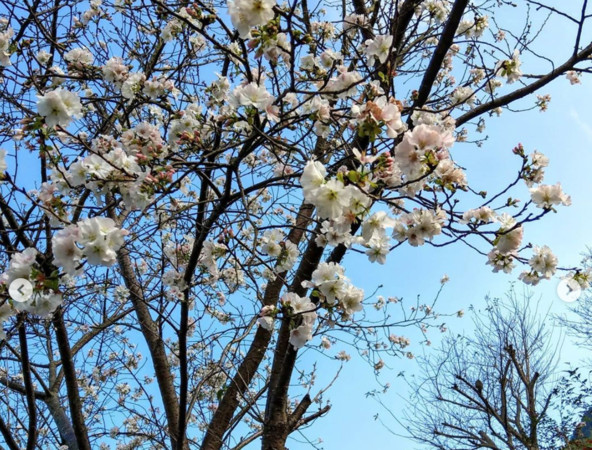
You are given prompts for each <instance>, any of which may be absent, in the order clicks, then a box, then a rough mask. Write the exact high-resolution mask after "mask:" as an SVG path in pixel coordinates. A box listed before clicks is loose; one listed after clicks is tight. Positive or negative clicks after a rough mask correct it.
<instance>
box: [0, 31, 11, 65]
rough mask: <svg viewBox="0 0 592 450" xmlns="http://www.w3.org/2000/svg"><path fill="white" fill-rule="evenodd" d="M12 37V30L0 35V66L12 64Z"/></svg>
mask: <svg viewBox="0 0 592 450" xmlns="http://www.w3.org/2000/svg"><path fill="white" fill-rule="evenodd" d="M13 36H14V30H13V29H12V28H8V29H7V30H6V31H4V32H2V33H0V66H3V67H7V66H10V65H11V64H12V63H11V62H10V44H11V40H12V37H13Z"/></svg>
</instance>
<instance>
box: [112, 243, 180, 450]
mask: <svg viewBox="0 0 592 450" xmlns="http://www.w3.org/2000/svg"><path fill="white" fill-rule="evenodd" d="M117 261H118V262H119V268H120V270H121V274H122V276H123V279H124V280H125V285H126V287H127V288H128V289H129V292H130V300H131V302H132V304H133V306H134V310H135V312H136V316H137V317H138V323H139V324H140V327H141V330H142V334H143V335H144V339H145V340H146V344H147V345H148V350H149V351H150V356H151V358H152V364H153V366H154V373H155V375H156V380H157V382H158V388H159V390H160V394H161V396H162V403H163V405H164V411H165V414H166V417H167V423H168V432H169V435H170V439H171V448H177V431H178V429H179V402H178V400H177V393H176V392H175V385H174V384H173V375H172V372H171V367H170V364H169V361H168V359H167V354H166V351H165V346H164V342H163V340H162V339H161V337H160V333H159V332H158V325H157V324H156V322H155V321H154V320H153V319H152V317H151V316H150V310H149V309H148V306H147V305H146V303H145V301H144V297H143V295H142V288H141V286H140V284H139V283H138V281H137V279H136V276H135V274H134V270H133V267H132V263H131V260H130V256H129V252H128V250H127V249H126V248H125V247H124V248H121V249H120V250H119V252H118V253H117Z"/></svg>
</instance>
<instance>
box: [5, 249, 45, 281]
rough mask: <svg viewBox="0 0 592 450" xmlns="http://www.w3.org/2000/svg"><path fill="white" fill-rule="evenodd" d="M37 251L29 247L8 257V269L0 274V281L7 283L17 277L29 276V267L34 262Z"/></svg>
mask: <svg viewBox="0 0 592 450" xmlns="http://www.w3.org/2000/svg"><path fill="white" fill-rule="evenodd" d="M37 253H38V252H37V250H36V249H35V248H32V247H31V248H27V249H25V250H24V251H22V252H19V253H15V254H13V255H12V256H11V257H10V264H9V266H8V270H6V272H4V273H3V274H2V275H0V282H2V283H4V284H6V285H9V284H10V283H11V282H12V281H14V280H16V279H17V278H29V275H30V274H31V267H32V266H33V264H35V258H36V257H37Z"/></svg>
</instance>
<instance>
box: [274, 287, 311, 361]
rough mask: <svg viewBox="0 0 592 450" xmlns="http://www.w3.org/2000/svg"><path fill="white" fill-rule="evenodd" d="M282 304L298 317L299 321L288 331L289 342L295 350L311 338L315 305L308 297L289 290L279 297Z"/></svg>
mask: <svg viewBox="0 0 592 450" xmlns="http://www.w3.org/2000/svg"><path fill="white" fill-rule="evenodd" d="M281 302H282V305H283V306H284V307H286V308H289V309H290V310H291V312H292V315H294V316H298V317H300V320H301V323H300V325H299V326H298V327H296V328H295V329H293V330H292V331H291V332H290V340H289V341H290V344H292V345H293V346H294V348H295V349H296V350H297V349H299V348H302V347H304V345H305V344H306V343H307V342H308V341H310V340H311V339H312V327H313V326H314V322H315V320H316V318H317V313H316V306H315V304H314V303H312V302H311V301H310V299H309V298H308V297H300V296H299V295H297V294H295V293H292V292H289V293H287V294H284V295H283V296H282V298H281Z"/></svg>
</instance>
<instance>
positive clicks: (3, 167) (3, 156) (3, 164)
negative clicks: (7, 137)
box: [0, 148, 8, 179]
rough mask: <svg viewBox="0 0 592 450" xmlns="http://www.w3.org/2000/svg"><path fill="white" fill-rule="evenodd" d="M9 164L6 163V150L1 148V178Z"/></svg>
mask: <svg viewBox="0 0 592 450" xmlns="http://www.w3.org/2000/svg"><path fill="white" fill-rule="evenodd" d="M7 168H8V166H7V165H6V150H4V149H2V148H0V179H1V178H2V176H3V175H4V173H5V172H6V169H7Z"/></svg>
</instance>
